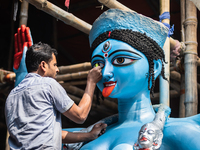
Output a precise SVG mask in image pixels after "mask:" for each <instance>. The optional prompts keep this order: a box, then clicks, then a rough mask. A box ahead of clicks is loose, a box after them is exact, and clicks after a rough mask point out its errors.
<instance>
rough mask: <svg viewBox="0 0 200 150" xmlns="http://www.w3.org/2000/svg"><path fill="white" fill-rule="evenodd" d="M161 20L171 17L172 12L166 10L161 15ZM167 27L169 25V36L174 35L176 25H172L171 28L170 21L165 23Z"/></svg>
mask: <svg viewBox="0 0 200 150" xmlns="http://www.w3.org/2000/svg"><path fill="white" fill-rule="evenodd" d="M159 19H160V22H162V20H164V19H170V14H169V12H164V13H162V14H161V15H160V16H159ZM163 24H164V25H165V26H166V27H168V29H169V32H168V35H167V36H168V37H170V36H171V35H173V32H174V25H172V27H171V28H170V24H168V23H163Z"/></svg>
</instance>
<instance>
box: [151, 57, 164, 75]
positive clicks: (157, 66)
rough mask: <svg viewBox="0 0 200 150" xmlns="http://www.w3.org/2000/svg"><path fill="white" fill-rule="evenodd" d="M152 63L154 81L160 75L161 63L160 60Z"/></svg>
mask: <svg viewBox="0 0 200 150" xmlns="http://www.w3.org/2000/svg"><path fill="white" fill-rule="evenodd" d="M153 62H154V79H156V78H157V77H158V75H160V73H161V70H162V62H161V60H160V59H158V60H153Z"/></svg>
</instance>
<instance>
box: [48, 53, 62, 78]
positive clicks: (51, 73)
mask: <svg viewBox="0 0 200 150" xmlns="http://www.w3.org/2000/svg"><path fill="white" fill-rule="evenodd" d="M52 58H53V59H52V60H51V61H50V62H49V63H48V64H47V70H46V74H45V76H47V77H52V78H55V77H56V75H57V73H58V72H59V70H58V67H57V61H56V57H55V55H54V54H52Z"/></svg>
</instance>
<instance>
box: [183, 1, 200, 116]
mask: <svg viewBox="0 0 200 150" xmlns="http://www.w3.org/2000/svg"><path fill="white" fill-rule="evenodd" d="M185 2H186V3H185V6H186V9H185V21H184V28H185V35H186V36H185V44H186V50H185V52H184V54H185V56H184V65H185V116H186V117H188V116H192V115H195V114H197V106H198V105H197V104H198V98H197V97H198V96H197V10H196V6H195V5H194V4H193V2H191V1H190V0H186V1H185Z"/></svg>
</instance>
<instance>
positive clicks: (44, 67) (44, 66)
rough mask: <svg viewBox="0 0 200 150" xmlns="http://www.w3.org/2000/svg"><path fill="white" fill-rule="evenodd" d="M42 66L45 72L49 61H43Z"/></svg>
mask: <svg viewBox="0 0 200 150" xmlns="http://www.w3.org/2000/svg"><path fill="white" fill-rule="evenodd" d="M40 68H41V69H42V71H44V72H45V71H46V69H47V63H46V62H45V61H41V63H40Z"/></svg>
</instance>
